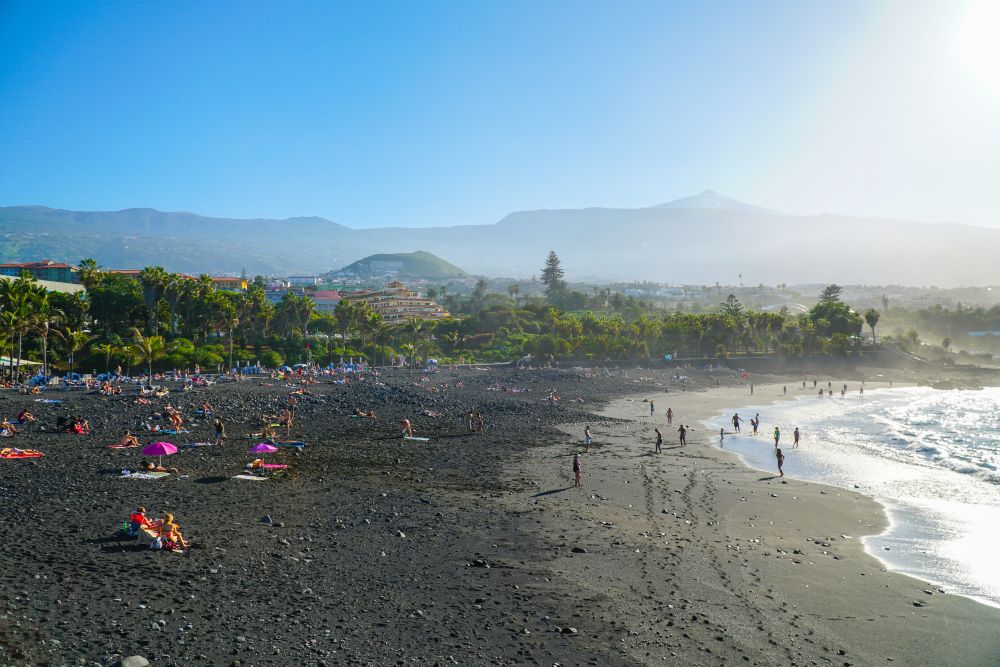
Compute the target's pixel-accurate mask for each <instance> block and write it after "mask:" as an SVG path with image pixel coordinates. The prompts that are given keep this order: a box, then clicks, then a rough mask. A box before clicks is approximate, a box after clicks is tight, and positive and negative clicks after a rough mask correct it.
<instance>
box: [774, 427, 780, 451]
mask: <svg viewBox="0 0 1000 667" xmlns="http://www.w3.org/2000/svg"><path fill="white" fill-rule="evenodd" d="M780 439H781V431H780V430H779V429H778V427H777V426H775V427H774V446H775V447H777V446H778V440H780Z"/></svg>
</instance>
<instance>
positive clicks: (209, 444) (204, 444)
mask: <svg viewBox="0 0 1000 667" xmlns="http://www.w3.org/2000/svg"><path fill="white" fill-rule="evenodd" d="M195 447H215V443H214V442H189V443H187V444H184V445H181V449H194V448H195Z"/></svg>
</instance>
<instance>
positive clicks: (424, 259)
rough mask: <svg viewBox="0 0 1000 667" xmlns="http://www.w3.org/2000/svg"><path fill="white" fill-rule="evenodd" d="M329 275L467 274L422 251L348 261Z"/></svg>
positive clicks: (408, 276)
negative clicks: (350, 262)
mask: <svg viewBox="0 0 1000 667" xmlns="http://www.w3.org/2000/svg"><path fill="white" fill-rule="evenodd" d="M330 275H354V276H360V277H365V278H368V277H383V276H393V277H396V278H402V279H409V280H412V279H418V278H419V279H424V280H446V279H448V278H464V277H466V276H467V275H468V274H467V273H466V272H465V271H463V270H462V269H460V268H458V267H457V266H455V265H454V264H451V263H450V262H446V261H445V260H443V259H441V258H440V257H438V256H437V255H433V254H431V253H429V252H424V251H423V250H418V251H416V252H397V253H391V254H390V253H382V254H378V255H369V256H368V257H365V258H364V259H359V260H358V261H356V262H354V263H352V264H348V265H347V266H345V267H344V268H342V269H339V270H337V271H333V272H331V274H330Z"/></svg>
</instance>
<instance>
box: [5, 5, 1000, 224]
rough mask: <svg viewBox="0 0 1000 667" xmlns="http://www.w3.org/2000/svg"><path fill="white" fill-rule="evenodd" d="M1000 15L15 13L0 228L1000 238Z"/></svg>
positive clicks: (374, 8)
mask: <svg viewBox="0 0 1000 667" xmlns="http://www.w3.org/2000/svg"><path fill="white" fill-rule="evenodd" d="M977 12H978V13H977ZM983 12H985V14H984V13H983ZM970 13H971V14H970ZM997 14H998V15H1000V13H997ZM970 16H971V17H972V18H970ZM984 17H986V18H989V19H991V20H992V18H993V15H992V14H991V13H990V10H989V8H987V9H986V10H984V9H982V7H979V6H978V5H977V3H976V2H974V1H973V2H971V3H940V2H937V3H935V2H920V1H919V0H916V1H913V2H889V1H886V2H878V3H876V2H861V1H852V0H846V1H837V2H821V1H818V0H817V1H815V2H759V3H746V2H699V3H671V2H666V1H660V2H649V3H646V2H625V3H611V2H585V1H574V2H527V1H513V2H506V3H497V2H490V3H486V2H482V3H478V2H454V3H448V2H420V3H418V2H408V3H403V2H392V3H390V2H358V3H342V2H332V1H330V2H287V3H277V2H248V1H242V2H174V1H172V2H169V3H167V2H95V3H88V2H45V3H41V2H30V1H26V2H12V1H10V0H0V156H2V158H0V205H14V204H45V205H49V206H56V207H62V208H72V209H86V210H94V209H100V210H106V209H120V208H127V207H133V206H150V207H154V208H159V209H165V210H188V211H194V212H198V213H203V214H207V215H220V216H230V217H289V216H295V215H321V216H324V217H327V218H330V219H332V220H336V221H338V222H341V223H343V224H346V225H349V226H353V227H371V226H383V225H407V226H426V225H454V224H484V223H491V222H495V221H496V220H498V219H500V218H501V217H503V216H504V215H506V214H507V213H509V212H511V211H515V210H524V209H533V208H564V207H565V208H577V207H586V206H610V207H639V206H646V205H651V204H655V203H658V202H662V201H667V200H670V199H674V198H677V197H682V196H685V195H690V194H694V193H697V192H699V191H701V190H703V189H705V188H714V189H716V190H717V191H719V192H722V193H724V194H726V195H729V196H732V197H735V198H738V199H743V200H745V201H749V202H752V203H754V204H759V205H762V206H768V207H771V208H777V209H781V210H787V211H790V212H797V213H816V212H823V211H828V212H840V213H850V214H871V215H880V216H891V217H909V218H916V219H922V220H955V221H967V222H974V223H980V224H998V225H1000V197H997V196H996V194H995V186H996V183H997V182H1000V160H997V156H998V155H1000V129H998V122H997V120H996V119H997V118H998V117H1000V116H998V112H1000V86H998V85H995V84H997V83H998V81H1000V77H998V78H997V80H994V79H993V78H992V77H993V72H992V70H991V67H992V66H991V65H989V64H987V65H983V62H985V61H990V60H991V58H992V56H993V55H996V57H997V62H998V63H1000V49H997V50H995V51H991V50H990V49H991V47H990V46H989V44H988V40H987V39H986V38H985V37H976V35H975V34H973V33H972V32H970V31H972V30H973V28H970V27H969V26H970V25H979V24H982V23H983V20H982V19H983V18H984ZM976 39H979V40H980V42H983V44H986V45H985V46H983V45H979V42H976V41H975V40H976ZM966 43H973V44H977V45H978V46H977V48H976V49H971V50H970V49H966V48H964V46H963V44H966ZM970 53H971V55H970Z"/></svg>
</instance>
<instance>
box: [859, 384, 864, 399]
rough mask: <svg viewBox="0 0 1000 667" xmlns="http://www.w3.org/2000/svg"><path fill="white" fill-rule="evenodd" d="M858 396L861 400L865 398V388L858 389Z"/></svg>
mask: <svg viewBox="0 0 1000 667" xmlns="http://www.w3.org/2000/svg"><path fill="white" fill-rule="evenodd" d="M858 396H860V397H861V398H864V397H865V388H864V387H860V388H859V389H858Z"/></svg>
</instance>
